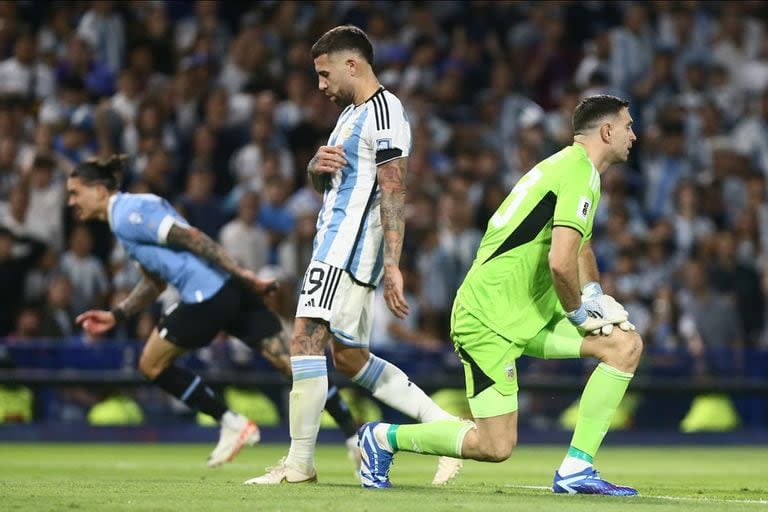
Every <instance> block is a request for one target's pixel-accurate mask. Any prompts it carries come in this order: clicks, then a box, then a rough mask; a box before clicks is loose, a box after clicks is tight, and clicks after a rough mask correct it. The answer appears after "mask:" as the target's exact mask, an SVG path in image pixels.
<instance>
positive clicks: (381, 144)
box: [376, 139, 392, 151]
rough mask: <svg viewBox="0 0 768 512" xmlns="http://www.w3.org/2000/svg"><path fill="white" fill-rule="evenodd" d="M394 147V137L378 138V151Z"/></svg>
mask: <svg viewBox="0 0 768 512" xmlns="http://www.w3.org/2000/svg"><path fill="white" fill-rule="evenodd" d="M385 149H392V139H376V151H382V150H385Z"/></svg>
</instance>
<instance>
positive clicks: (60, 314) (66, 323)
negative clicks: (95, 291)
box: [40, 274, 73, 338]
mask: <svg viewBox="0 0 768 512" xmlns="http://www.w3.org/2000/svg"><path fill="white" fill-rule="evenodd" d="M72 291H73V290H72V283H71V282H70V281H69V279H68V278H67V277H66V276H65V275H63V274H59V275H57V276H55V277H54V278H53V279H52V280H51V282H50V283H49V285H48V293H47V297H46V302H45V304H44V305H43V308H42V311H41V318H40V336H42V337H44V338H61V337H66V336H69V335H71V334H72V332H73V325H72V319H73V317H72Z"/></svg>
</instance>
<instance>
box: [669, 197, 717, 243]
mask: <svg viewBox="0 0 768 512" xmlns="http://www.w3.org/2000/svg"><path fill="white" fill-rule="evenodd" d="M676 197H677V200H676V201H675V204H676V205H677V215H675V218H674V225H675V247H676V248H677V250H678V251H680V252H681V253H682V254H684V255H691V254H692V251H693V249H694V247H695V245H696V244H697V242H699V241H701V240H702V239H703V238H705V237H707V236H708V235H709V234H711V233H713V232H714V230H715V226H714V224H713V223H712V221H711V220H710V219H708V218H707V217H705V216H703V215H702V214H701V211H700V208H699V194H698V193H697V190H696V186H695V185H694V184H693V183H690V182H681V183H680V184H679V186H678V187H677V191H676Z"/></svg>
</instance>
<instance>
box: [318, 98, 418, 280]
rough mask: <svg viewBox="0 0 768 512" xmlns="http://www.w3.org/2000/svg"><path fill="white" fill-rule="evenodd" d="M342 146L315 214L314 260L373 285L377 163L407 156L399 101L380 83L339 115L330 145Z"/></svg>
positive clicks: (379, 260)
mask: <svg viewBox="0 0 768 512" xmlns="http://www.w3.org/2000/svg"><path fill="white" fill-rule="evenodd" d="M337 144H342V145H343V146H344V156H345V157H346V159H347V164H346V165H345V166H344V167H343V168H342V170H341V172H337V173H335V174H334V175H333V178H332V179H331V180H330V183H329V184H328V186H327V188H326V190H325V193H324V195H323V207H322V210H320V213H319V215H318V218H317V234H316V235H315V241H314V250H313V252H312V259H313V260H318V261H322V262H324V263H327V264H328V265H332V266H334V267H337V268H343V269H345V270H347V271H348V272H349V273H350V274H352V276H353V277H354V278H355V279H356V280H357V281H359V282H362V283H365V284H368V285H371V286H373V287H375V286H376V285H377V284H378V283H379V281H380V280H381V277H382V275H383V271H384V244H383V238H384V232H383V229H382V226H381V211H380V203H381V192H380V190H379V188H378V185H377V182H376V172H377V168H378V167H379V166H380V165H383V164H385V163H387V162H389V161H391V160H395V159H398V158H405V157H407V156H408V155H409V153H410V150H411V128H410V125H409V124H408V119H407V117H406V114H405V110H403V105H402V104H401V103H400V100H399V99H398V98H397V96H395V95H394V94H392V93H391V92H389V91H387V90H386V89H384V88H381V89H379V90H378V91H377V92H376V94H374V95H373V96H371V98H369V99H368V100H367V101H365V102H364V103H362V104H360V105H357V106H355V105H350V106H348V107H347V108H346V109H344V111H343V112H342V113H341V115H340V116H339V119H338V121H337V122H336V127H335V128H334V129H333V132H332V133H331V136H330V137H329V138H328V145H329V146H335V145H337Z"/></svg>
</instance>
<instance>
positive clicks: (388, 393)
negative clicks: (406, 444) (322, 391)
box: [352, 354, 457, 423]
mask: <svg viewBox="0 0 768 512" xmlns="http://www.w3.org/2000/svg"><path fill="white" fill-rule="evenodd" d="M352 382H355V383H356V384H358V385H360V386H362V387H364V388H365V389H367V390H369V391H370V392H371V393H373V396H374V397H376V398H377V399H379V400H381V401H382V402H384V403H385V404H387V405H388V406H390V407H392V408H393V409H397V410H398V411H400V412H402V413H403V414H406V415H408V416H410V417H411V418H413V419H415V420H418V421H420V422H422V423H429V422H430V421H437V420H451V419H457V418H455V417H454V416H452V415H450V414H448V413H447V412H445V411H444V410H443V409H441V408H440V407H438V406H437V404H436V403H435V402H433V401H432V399H431V398H429V397H428V396H427V394H426V393H424V391H422V390H421V388H420V387H419V386H417V385H416V384H414V383H413V382H411V381H409V380H408V376H407V375H406V374H405V373H404V372H403V371H402V370H401V369H400V368H398V367H397V366H395V365H393V364H392V363H388V362H387V361H385V360H383V359H381V358H379V357H376V356H375V355H373V354H371V355H370V357H369V358H368V362H367V363H365V366H363V367H362V369H360V371H359V372H357V375H355V376H354V377H352Z"/></svg>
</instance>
